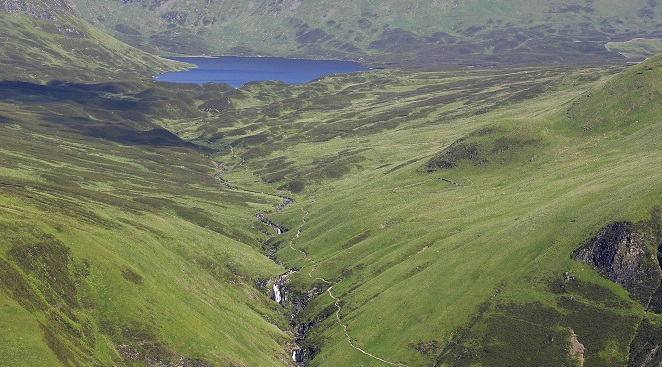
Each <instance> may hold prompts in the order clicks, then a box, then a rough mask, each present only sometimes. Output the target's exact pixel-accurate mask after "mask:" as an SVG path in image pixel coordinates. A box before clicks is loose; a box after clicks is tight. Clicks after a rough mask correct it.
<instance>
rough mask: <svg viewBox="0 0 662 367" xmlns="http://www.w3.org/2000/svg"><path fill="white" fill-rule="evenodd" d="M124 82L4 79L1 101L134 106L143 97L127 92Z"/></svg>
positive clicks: (117, 107) (110, 107)
mask: <svg viewBox="0 0 662 367" xmlns="http://www.w3.org/2000/svg"><path fill="white" fill-rule="evenodd" d="M123 92H124V91H123V90H122V87H121V85H119V84H118V85H115V84H78V83H66V82H61V81H52V82H49V83H48V84H46V85H42V84H33V83H28V82H19V81H7V80H5V81H0V101H6V102H19V103H24V104H42V103H50V102H67V101H69V102H75V103H79V104H84V105H87V106H94V107H99V108H103V109H106V110H131V109H135V108H136V107H137V106H138V102H139V100H138V99H136V98H134V97H130V96H123V95H121V93H123Z"/></svg>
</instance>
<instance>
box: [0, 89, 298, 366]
mask: <svg viewBox="0 0 662 367" xmlns="http://www.w3.org/2000/svg"><path fill="white" fill-rule="evenodd" d="M145 88H147V86H145V85H141V84H137V83H136V84H133V85H126V84H125V85H122V84H96V85H95V84H92V85H91V84H73V83H50V84H49V85H45V86H44V85H39V84H31V83H17V82H2V83H0V91H1V92H0V130H1V133H0V142H1V144H0V145H1V148H0V162H2V165H1V168H0V226H1V227H2V233H3V236H2V239H1V240H0V304H2V306H1V307H2V311H1V313H2V317H0V328H2V330H3V332H2V336H1V337H0V338H1V339H2V343H0V364H2V365H13V366H19V365H25V366H60V365H62V366H72V365H73V366H88V365H92V364H93V365H102V366H117V365H131V366H133V365H136V366H138V365H148V366H152V365H157V364H158V365H161V366H175V365H177V366H182V365H183V366H212V365H287V360H288V358H289V357H288V355H287V344H288V343H290V338H289V337H288V336H287V334H286V332H287V331H288V330H289V326H288V325H287V323H286V322H285V315H284V314H283V313H282V310H281V308H280V307H279V306H278V304H276V303H275V302H273V301H271V300H270V299H269V298H268V294H269V287H270V285H269V284H270V283H269V281H270V279H271V280H273V279H275V278H276V277H277V276H278V274H280V273H282V272H284V270H283V269H282V268H281V267H279V266H277V265H276V264H275V263H273V262H272V261H271V260H269V259H267V258H266V257H264V256H263V255H262V254H261V253H260V251H259V250H258V248H257V247H258V245H259V244H258V240H260V239H262V238H263V235H261V234H260V233H259V232H257V231H255V229H253V227H254V226H258V223H256V222H255V213H256V212H261V211H268V210H271V209H272V208H273V206H275V205H278V204H280V203H281V199H280V198H278V197H276V196H272V195H267V194H259V193H251V192H246V191H241V190H232V189H228V188H225V187H223V186H222V185H220V183H219V182H218V180H217V179H216V178H214V174H215V173H216V170H217V168H216V167H215V164H214V162H213V161H211V160H209V159H208V158H207V157H206V155H207V154H209V151H208V150H205V149H201V148H198V147H196V146H194V145H193V144H190V143H187V142H184V141H182V140H181V139H179V138H178V137H177V136H175V135H174V134H172V133H170V132H168V131H166V130H163V129H162V128H161V127H160V126H158V125H155V124H154V123H152V122H150V120H152V119H158V118H159V117H160V116H161V117H171V118H172V117H173V115H172V114H171V115H162V114H161V115H159V112H158V111H159V109H158V108H153V109H152V108H149V107H150V103H156V104H157V106H158V103H170V105H171V106H177V105H178V102H177V101H174V100H169V99H168V98H166V97H162V98H160V100H159V101H156V102H150V100H149V96H150V93H149V92H147V93H145V92H146V91H145ZM155 90H158V89H155V88H153V89H152V90H151V92H152V93H154V91H155ZM196 91H197V93H198V94H202V95H204V94H205V93H207V94H210V93H211V94H212V95H213V94H215V93H216V91H214V90H212V91H205V90H204V89H202V88H193V89H192V90H191V89H189V90H177V89H174V90H167V89H163V90H162V93H161V95H162V96H166V95H167V94H168V93H172V94H173V95H175V96H177V95H179V94H181V93H189V95H191V96H193V95H195V93H196ZM141 92H142V93H141ZM177 98H178V99H179V100H181V98H179V97H177ZM171 113H172V112H171ZM154 114H156V115H154Z"/></svg>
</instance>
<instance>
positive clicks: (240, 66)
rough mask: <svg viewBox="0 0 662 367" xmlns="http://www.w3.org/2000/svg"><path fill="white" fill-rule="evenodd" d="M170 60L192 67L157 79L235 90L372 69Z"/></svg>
mask: <svg viewBox="0 0 662 367" xmlns="http://www.w3.org/2000/svg"><path fill="white" fill-rule="evenodd" d="M166 58H167V59H169V60H175V61H181V62H185V63H188V64H192V65H194V66H195V67H191V68H189V69H187V70H185V71H177V72H169V73H164V74H160V75H157V76H155V77H154V79H155V80H156V81H162V82H174V83H195V84H205V83H226V84H229V85H231V86H232V87H233V88H239V87H241V86H242V85H244V84H246V83H249V82H255V81H268V80H275V81H281V82H284V83H287V84H302V83H308V82H311V81H313V80H315V79H318V78H321V77H324V76H327V75H333V74H341V73H349V72H358V71H369V70H372V69H370V68H368V67H366V66H363V65H362V64H360V63H359V62H356V61H346V60H313V59H294V58H283V57H274V56H207V55H204V56H177V57H166Z"/></svg>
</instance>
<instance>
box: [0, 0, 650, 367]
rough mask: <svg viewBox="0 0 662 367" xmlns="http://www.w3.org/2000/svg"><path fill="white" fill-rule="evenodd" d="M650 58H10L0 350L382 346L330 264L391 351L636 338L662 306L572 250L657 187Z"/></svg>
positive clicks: (47, 357)
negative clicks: (381, 63) (240, 76)
mask: <svg viewBox="0 0 662 367" xmlns="http://www.w3.org/2000/svg"><path fill="white" fill-rule="evenodd" d="M109 6H113V7H120V6H122V5H121V4H120V3H115V4H110V5H109ZM130 6H143V4H130ZM302 6H303V5H302ZM601 6H602V5H600V6H598V5H596V7H595V10H594V11H595V13H596V14H602V13H601V12H605V11H606V10H605V9H602V8H601ZM490 9H491V10H490V11H491V12H497V10H498V9H502V8H500V7H496V8H490ZM570 16H571V15H570ZM18 19H24V20H21V21H27V20H25V18H21V17H19V18H18ZM187 19H188V18H187ZM398 21H400V20H398ZM121 29H123V30H125V31H126V30H127V29H126V28H121ZM117 62H118V63H120V64H122V63H121V62H119V61H117ZM63 67H64V66H63ZM661 68H662V62H661V61H660V59H659V58H652V59H650V60H648V61H647V62H646V63H644V64H642V65H637V66H633V67H631V68H629V69H627V70H626V71H624V72H622V73H620V74H617V72H619V71H621V70H622V68H614V67H590V68H577V69H571V68H565V67H546V68H543V67H527V68H499V69H496V68H447V69H444V70H440V71H435V72H406V71H397V70H375V71H371V72H367V73H360V74H349V75H342V76H331V77H326V78H322V79H320V80H318V81H315V82H312V83H308V84H304V85H297V86H288V85H286V84H283V83H274V82H267V83H252V84H249V85H246V86H244V87H242V88H239V89H229V88H228V87H227V86H224V85H205V86H195V85H171V84H159V83H154V82H151V81H150V82H143V81H140V80H137V79H132V80H131V81H117V82H107V83H95V84H83V83H73V82H70V83H69V82H68V83H63V82H54V81H51V82H47V83H42V82H43V81H46V80H47V78H46V77H47V76H48V75H47V74H45V75H46V76H45V77H44V78H46V79H43V80H42V79H40V78H33V79H29V78H28V79H22V80H24V82H17V81H3V82H0V130H1V133H0V162H1V164H0V165H1V166H2V168H1V169H0V228H2V233H3V236H2V238H1V239H0V277H1V278H0V280H1V281H0V287H1V288H0V290H1V292H0V307H3V308H2V310H3V311H1V312H2V314H3V317H2V318H0V319H2V322H1V323H0V327H2V330H3V333H2V338H3V341H4V342H3V343H0V361H3V362H6V363H14V362H15V361H19V362H20V363H24V364H26V365H40V364H42V365H43V364H46V365H58V364H60V365H89V364H91V363H92V362H94V363H95V364H98V365H109V366H110V365H118V364H122V363H124V364H126V365H149V364H150V361H153V360H154V359H156V358H160V359H164V360H168V361H177V360H179V359H180V358H181V359H182V360H184V361H186V362H187V363H190V364H193V363H195V361H198V360H200V361H203V362H201V363H206V364H209V365H233V364H234V365H250V366H271V365H287V364H288V363H289V361H290V359H289V352H290V350H291V348H292V346H293V339H294V332H295V330H296V329H297V328H299V327H302V326H303V327H305V329H306V337H305V339H304V341H303V345H304V346H305V347H306V348H307V349H308V351H309V357H310V356H313V357H314V358H312V360H310V361H308V362H309V365H311V366H337V365H360V364H365V365H380V364H381V362H378V361H377V360H375V359H373V358H371V357H369V356H367V355H365V354H362V353H360V352H359V351H357V350H356V349H354V348H352V347H351V346H350V345H349V344H348V342H347V337H346V335H345V333H344V331H343V330H342V328H341V327H340V326H339V325H338V324H337V323H336V318H335V312H336V311H337V308H336V306H335V301H334V300H333V299H332V298H331V296H330V295H329V293H327V292H325V290H326V288H327V287H328V284H327V283H325V282H324V281H322V280H320V279H316V278H324V279H325V280H326V281H328V282H329V284H333V291H332V294H333V295H334V296H335V297H337V298H338V299H339V301H338V302H339V303H338V304H339V305H340V307H341V309H340V311H339V315H340V317H341V320H342V322H343V323H344V324H346V325H347V326H348V332H349V334H350V337H351V338H352V341H353V343H354V344H355V345H357V346H359V347H361V348H364V349H365V350H367V351H368V352H370V353H373V354H375V355H377V356H379V357H382V358H385V359H386V360H389V361H393V362H399V363H406V364H407V365H411V366H426V365H434V364H435V363H436V364H437V365H443V364H444V363H446V364H447V365H470V364H472V363H474V364H478V365H485V366H487V365H527V364H541V363H542V362H544V361H553V363H554V364H560V363H566V364H572V363H574V361H572V360H571V359H572V358H571V357H570V356H569V355H568V354H566V353H565V352H566V351H567V352H568V353H569V347H568V346H569V343H570V335H571V334H572V332H574V333H575V334H576V335H577V338H578V340H579V341H580V342H581V343H583V344H584V345H585V346H586V352H585V357H586V361H587V362H586V363H587V365H601V366H602V365H605V366H607V365H612V366H619V365H624V364H627V363H635V364H636V362H637V361H640V360H641V358H640V356H641V355H642V354H641V353H644V354H645V353H646V352H647V351H648V350H647V349H646V348H647V344H646V343H648V342H650V341H652V342H656V340H657V339H655V338H654V335H655V331H656V330H657V328H658V325H659V320H658V315H655V314H654V312H651V316H647V318H646V319H644V320H645V321H643V322H642V316H641V315H642V311H643V309H642V306H641V305H640V304H639V303H637V302H636V301H634V300H632V299H630V297H629V295H628V294H627V292H626V291H625V290H624V289H623V288H621V287H620V286H618V285H616V284H613V283H611V282H609V281H608V280H606V279H603V278H601V277H600V276H599V275H598V274H597V272H596V271H595V270H593V269H590V268H589V267H588V266H587V265H585V264H582V263H578V262H575V261H573V260H571V258H570V254H571V253H572V251H573V250H574V249H576V248H577V247H579V246H581V244H583V243H584V242H585V241H586V240H587V239H588V238H590V236H591V235H592V234H593V233H595V232H596V231H598V230H599V229H600V228H602V227H604V226H605V225H607V224H609V223H611V222H614V221H631V222H638V221H641V220H643V219H646V218H647V217H648V215H649V213H650V210H651V208H652V207H653V206H654V205H656V204H659V203H660V202H661V201H662V190H661V187H660V182H662V180H661V177H660V169H659V168H660V167H661V166H662V158H660V157H661V156H660V154H659V153H660V145H659V144H660V143H659V140H660V139H659V137H660V136H661V135H662V131H661V130H660V129H661V125H660V124H659V121H658V116H657V115H658V113H657V112H658V111H657V106H658V104H659V101H660V89H659V85H661V84H660V79H662V76H661V74H660V70H662V69H661ZM26 72H27V71H26ZM109 73H110V72H109ZM111 74H112V73H111ZM111 74H108V75H111ZM25 75H27V74H25ZM81 75H84V74H81ZM65 76H66V75H65ZM25 80H34V81H35V82H34V83H31V82H26V81H25ZM219 101H220V102H219ZM226 102H227V103H226ZM210 106H211V107H213V108H210ZM444 161H445V162H448V163H452V164H440V162H444ZM220 167H222V168H220ZM215 176H217V177H215ZM221 180H225V181H227V184H228V186H229V187H226V186H223V185H222V183H221ZM281 197H293V198H294V199H295V200H296V201H295V203H294V204H292V205H289V206H288V207H287V208H285V209H284V210H282V211H279V212H274V207H275V206H276V205H278V204H280V203H281V202H282V201H281ZM267 211H271V212H272V213H270V214H269V215H268V218H269V219H270V220H272V221H273V222H275V223H278V224H281V225H283V226H285V227H286V228H288V229H290V231H289V232H287V233H286V234H284V235H282V236H279V237H274V236H273V231H272V230H271V229H269V228H267V227H266V226H264V225H262V224H260V223H258V222H257V221H256V218H255V214H256V213H261V212H267ZM299 229H300V230H301V232H300V234H299V236H297V233H298V230H299ZM290 244H291V246H290ZM270 248H271V249H275V257H276V260H278V261H279V262H281V263H282V266H281V265H278V264H277V263H275V262H273V261H271V260H269V259H268V258H267V257H266V256H264V255H265V252H266V250H269V249H270ZM302 251H303V253H305V254H306V256H304V255H303V253H302ZM286 267H287V268H291V269H295V270H298V271H297V272H296V273H294V274H292V275H290V276H289V278H288V281H287V285H286V290H287V292H288V303H286V306H285V307H281V306H280V305H277V304H276V303H275V302H273V301H271V300H269V299H268V293H269V288H270V284H271V283H270V281H273V280H274V279H275V278H276V277H277V276H278V275H279V274H282V273H284V272H285V271H286V269H285V268H286ZM565 273H568V274H569V275H570V276H571V277H572V280H571V281H566V280H565V278H564V274H565ZM309 274H311V275H310V276H309ZM561 286H563V287H561ZM311 290H312V292H311V293H310V294H311V295H314V296H316V297H312V298H311V299H307V295H308V292H309V291H311ZM657 293H659V291H658V292H657ZM304 299H306V300H307V301H308V303H307V304H299V305H298V306H296V307H298V308H299V309H300V313H298V315H297V316H296V317H295V318H294V320H290V316H291V315H290V313H289V312H290V311H291V310H292V309H293V308H294V306H293V304H294V303H296V302H303V300H304ZM658 301H659V300H658ZM658 306H659V305H657V304H654V305H653V306H652V307H658ZM656 309H657V308H653V310H656ZM5 316H6V317H5ZM291 322H292V323H293V324H294V325H291V324H290V323H291ZM646 322H648V323H646ZM640 324H641V325H642V326H640ZM17 325H25V327H23V328H20V329H17V328H16V327H17ZM5 331H7V332H5ZM10 331H11V332H10ZM552 338H553V339H554V341H553V342H552V341H551V339H552ZM547 340H549V341H550V342H549V343H547ZM633 341H634V342H633ZM545 343H547V344H545ZM631 343H633V344H632V345H633V346H634V347H632V348H631V345H630V344H631ZM535 346H539V348H537V349H535V350H533V351H532V349H534V347H535ZM633 348H634V349H633ZM630 350H633V351H636V353H635V352H630ZM637 353H638V354H637ZM549 363H552V362H549ZM203 365H204V364H203Z"/></svg>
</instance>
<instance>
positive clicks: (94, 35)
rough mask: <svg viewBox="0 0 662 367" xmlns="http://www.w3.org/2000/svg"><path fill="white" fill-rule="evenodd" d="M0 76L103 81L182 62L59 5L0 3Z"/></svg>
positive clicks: (48, 0) (54, 1)
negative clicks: (119, 36)
mask: <svg viewBox="0 0 662 367" xmlns="http://www.w3.org/2000/svg"><path fill="white" fill-rule="evenodd" d="M0 4H2V5H3V7H2V8H0V40H2V47H0V64H2V68H1V69H0V77H2V79H7V80H22V81H36V82H44V81H48V80H52V79H60V80H67V81H87V82H102V81H109V80H115V79H117V77H118V75H123V77H122V78H126V79H130V78H136V79H138V78H139V79H147V78H151V76H152V75H153V73H158V72H163V71H168V70H178V69H182V68H183V66H184V65H183V64H180V63H175V62H172V61H169V60H165V59H162V58H158V57H155V56H152V55H149V54H146V53H144V52H141V51H139V50H137V49H135V48H133V47H131V46H128V45H127V44H125V43H122V42H120V41H117V40H116V39H114V38H112V37H109V36H108V35H106V34H104V33H102V32H101V31H99V30H98V29H97V28H95V27H93V26H91V25H90V24H89V23H87V22H85V21H83V20H81V19H80V18H78V17H76V16H75V15H74V14H73V10H71V8H69V7H68V6H67V5H66V3H65V2H64V1H61V0H34V1H10V0H6V1H2V2H0Z"/></svg>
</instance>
